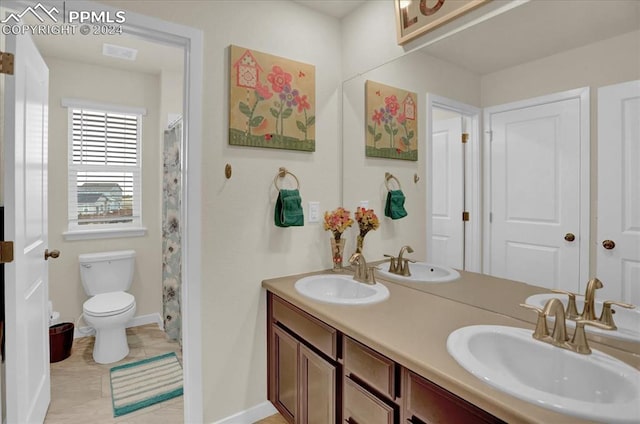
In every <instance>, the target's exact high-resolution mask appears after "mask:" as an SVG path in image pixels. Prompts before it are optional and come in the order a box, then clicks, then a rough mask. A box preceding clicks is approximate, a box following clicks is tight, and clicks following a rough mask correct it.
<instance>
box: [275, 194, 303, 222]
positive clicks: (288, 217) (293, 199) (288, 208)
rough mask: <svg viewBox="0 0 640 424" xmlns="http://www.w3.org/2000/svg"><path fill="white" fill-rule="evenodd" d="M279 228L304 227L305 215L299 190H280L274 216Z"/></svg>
mask: <svg viewBox="0 0 640 424" xmlns="http://www.w3.org/2000/svg"><path fill="white" fill-rule="evenodd" d="M274 218H275V223H276V226H277V227H302V226H303V225H304V214H303V212H302V198H301V197H300V193H299V192H298V190H297V189H296V190H284V189H282V190H280V193H279V194H278V200H277V201H276V211H275V214H274Z"/></svg>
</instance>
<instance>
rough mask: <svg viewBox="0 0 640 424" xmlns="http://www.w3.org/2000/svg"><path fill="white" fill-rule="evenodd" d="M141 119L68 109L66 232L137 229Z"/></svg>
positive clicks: (137, 116) (139, 203)
mask: <svg viewBox="0 0 640 424" xmlns="http://www.w3.org/2000/svg"><path fill="white" fill-rule="evenodd" d="M141 124H142V115H141V114H136V113H127V112H121V111H108V110H99V109H93V108H87V107H73V106H70V107H69V230H70V231H73V230H74V229H75V230H85V229H90V228H122V227H130V226H140V225H141V212H142V211H141V200H142V199H141V197H142V190H141V181H140V180H141V160H140V156H141V152H140V147H141V143H140V140H141Z"/></svg>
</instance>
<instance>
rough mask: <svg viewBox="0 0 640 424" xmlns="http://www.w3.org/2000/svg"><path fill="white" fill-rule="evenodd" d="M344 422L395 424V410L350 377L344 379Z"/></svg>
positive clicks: (350, 423)
mask: <svg viewBox="0 0 640 424" xmlns="http://www.w3.org/2000/svg"><path fill="white" fill-rule="evenodd" d="M343 400H344V420H345V422H347V423H349V424H393V422H394V418H393V416H394V409H393V407H391V406H389V405H387V404H386V403H384V402H383V401H381V400H380V399H378V398H377V397H375V396H374V395H372V394H371V393H369V392H367V391H366V390H365V389H364V388H362V387H360V386H359V385H358V384H357V383H355V382H354V381H353V380H351V379H350V378H349V377H346V378H345V379H344V394H343Z"/></svg>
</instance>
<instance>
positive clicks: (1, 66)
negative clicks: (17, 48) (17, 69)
mask: <svg viewBox="0 0 640 424" xmlns="http://www.w3.org/2000/svg"><path fill="white" fill-rule="evenodd" d="M13 61H14V57H13V54H12V53H5V52H0V74H7V75H13Z"/></svg>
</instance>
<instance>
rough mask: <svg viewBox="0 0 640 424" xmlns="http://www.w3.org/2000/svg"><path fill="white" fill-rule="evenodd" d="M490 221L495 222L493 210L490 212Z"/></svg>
mask: <svg viewBox="0 0 640 424" xmlns="http://www.w3.org/2000/svg"><path fill="white" fill-rule="evenodd" d="M489 222H493V212H489Z"/></svg>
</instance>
